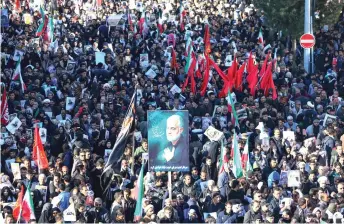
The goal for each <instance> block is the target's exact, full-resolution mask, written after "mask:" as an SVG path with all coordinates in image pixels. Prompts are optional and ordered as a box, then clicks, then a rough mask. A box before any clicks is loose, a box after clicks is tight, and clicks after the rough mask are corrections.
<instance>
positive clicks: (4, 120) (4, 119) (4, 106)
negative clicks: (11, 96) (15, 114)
mask: <svg viewBox="0 0 344 224" xmlns="http://www.w3.org/2000/svg"><path fill="white" fill-rule="evenodd" d="M8 121H9V113H8V102H7V92H6V88H5V86H4V92H3V93H2V96H1V124H2V125H7V124H8Z"/></svg>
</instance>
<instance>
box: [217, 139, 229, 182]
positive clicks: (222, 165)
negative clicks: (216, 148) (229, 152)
mask: <svg viewBox="0 0 344 224" xmlns="http://www.w3.org/2000/svg"><path fill="white" fill-rule="evenodd" d="M227 164H228V159H227V156H226V155H225V147H224V143H223V139H221V154H220V161H219V175H220V174H221V173H223V171H225V165H227Z"/></svg>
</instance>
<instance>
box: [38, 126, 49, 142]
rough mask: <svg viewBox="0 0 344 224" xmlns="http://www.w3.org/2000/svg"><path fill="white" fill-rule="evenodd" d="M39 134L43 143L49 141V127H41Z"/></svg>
mask: <svg viewBox="0 0 344 224" xmlns="http://www.w3.org/2000/svg"><path fill="white" fill-rule="evenodd" d="M39 135H40V137H41V141H42V144H45V143H46V141H47V129H46V128H40V129H39Z"/></svg>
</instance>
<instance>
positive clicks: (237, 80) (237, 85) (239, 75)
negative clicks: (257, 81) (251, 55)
mask: <svg viewBox="0 0 344 224" xmlns="http://www.w3.org/2000/svg"><path fill="white" fill-rule="evenodd" d="M245 66H246V62H245V63H244V64H242V65H241V67H240V68H239V70H238V71H237V73H236V76H235V80H234V88H235V89H237V90H239V91H241V90H242V76H243V74H244V71H245Z"/></svg>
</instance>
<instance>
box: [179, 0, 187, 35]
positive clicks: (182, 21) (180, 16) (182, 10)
mask: <svg viewBox="0 0 344 224" xmlns="http://www.w3.org/2000/svg"><path fill="white" fill-rule="evenodd" d="M185 15H186V11H185V9H184V5H183V2H182V1H180V11H179V19H180V21H179V23H180V30H181V31H184V28H185V26H184V17H185Z"/></svg>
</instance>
